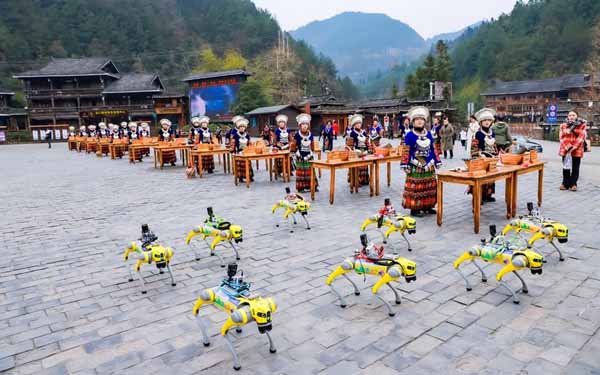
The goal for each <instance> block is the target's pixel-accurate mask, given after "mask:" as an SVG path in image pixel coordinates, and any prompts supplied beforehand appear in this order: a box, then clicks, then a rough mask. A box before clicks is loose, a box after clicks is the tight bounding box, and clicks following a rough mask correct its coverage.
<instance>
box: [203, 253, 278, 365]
mask: <svg viewBox="0 0 600 375" xmlns="http://www.w3.org/2000/svg"><path fill="white" fill-rule="evenodd" d="M236 272H237V265H235V264H230V265H229V269H228V275H229V278H228V279H223V281H222V282H221V285H220V286H218V287H214V288H211V289H205V290H204V291H202V292H201V293H200V297H199V298H198V299H197V300H196V303H195V304H194V308H193V310H192V312H193V313H194V315H198V312H199V310H200V308H201V307H202V306H204V305H213V306H215V308H217V309H218V310H219V311H223V312H225V313H227V315H228V318H227V320H226V321H225V323H224V324H223V326H221V330H220V334H221V336H222V337H223V338H224V339H225V341H226V343H227V347H228V349H229V350H230V352H231V354H232V356H233V368H234V369H235V370H239V369H240V368H241V365H240V362H239V359H238V356H237V352H236V350H235V348H234V346H233V343H232V341H231V337H230V334H229V333H230V331H231V329H232V328H236V331H238V332H241V327H243V326H245V325H247V324H249V323H251V322H256V325H257V328H258V331H259V333H261V334H266V336H267V338H268V340H269V351H270V352H271V353H275V352H276V351H277V350H276V349H275V346H274V344H273V340H272V339H271V336H270V334H269V332H270V331H271V329H272V318H273V313H275V311H277V305H276V304H275V302H274V301H273V299H272V298H263V297H260V296H252V295H251V294H250V286H251V285H250V284H249V283H247V282H244V281H243V279H242V277H238V278H233V276H234V275H235V273H236ZM199 320H200V318H199ZM200 328H201V330H202V335H203V342H204V345H205V346H208V345H210V339H209V337H208V333H207V331H206V328H205V326H204V324H203V323H202V321H200Z"/></svg>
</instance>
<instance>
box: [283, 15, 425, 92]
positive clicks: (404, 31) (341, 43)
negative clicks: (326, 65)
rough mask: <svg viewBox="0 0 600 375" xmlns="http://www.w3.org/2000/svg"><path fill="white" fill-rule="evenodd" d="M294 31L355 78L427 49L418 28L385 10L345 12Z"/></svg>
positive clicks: (296, 35)
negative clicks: (390, 15) (416, 29)
mask: <svg viewBox="0 0 600 375" xmlns="http://www.w3.org/2000/svg"><path fill="white" fill-rule="evenodd" d="M291 34H292V36H294V38H296V39H300V40H304V41H306V42H307V43H308V44H309V45H311V46H313V47H314V48H315V49H316V50H317V51H318V52H320V53H323V54H324V55H326V56H328V57H330V58H331V59H332V60H333V61H334V63H335V64H336V66H337V67H338V69H339V70H340V71H341V72H342V73H343V74H347V75H349V76H350V77H351V78H352V79H353V80H355V82H358V81H360V80H364V79H365V78H366V76H367V75H368V74H369V73H375V72H377V71H378V70H379V71H384V70H387V69H389V68H390V67H391V66H393V65H396V64H402V63H408V62H411V61H413V60H416V59H418V58H419V57H420V56H421V55H422V54H423V52H424V50H426V49H427V44H426V43H425V40H424V39H423V38H422V37H421V36H420V35H419V34H418V33H417V32H416V31H415V30H413V29H412V28H411V27H410V26H408V25H407V24H405V23H403V22H400V21H398V20H395V19H393V18H390V17H388V16H386V15H385V14H372V13H360V12H346V13H341V14H338V15H337V16H334V17H332V18H329V19H326V20H324V21H315V22H311V23H309V24H308V25H306V26H303V27H301V28H299V29H298V30H295V31H292V32H291Z"/></svg>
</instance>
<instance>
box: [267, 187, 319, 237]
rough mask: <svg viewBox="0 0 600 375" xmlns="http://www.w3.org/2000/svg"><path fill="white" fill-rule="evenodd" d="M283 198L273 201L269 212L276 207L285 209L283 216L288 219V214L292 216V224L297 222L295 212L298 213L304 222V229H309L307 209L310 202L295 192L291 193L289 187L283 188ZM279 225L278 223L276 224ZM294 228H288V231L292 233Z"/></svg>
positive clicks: (275, 209)
mask: <svg viewBox="0 0 600 375" xmlns="http://www.w3.org/2000/svg"><path fill="white" fill-rule="evenodd" d="M285 193H286V195H285V198H284V199H282V200H280V201H279V202H277V203H275V204H274V205H273V207H272V208H271V213H273V214H274V213H275V211H277V209H278V208H283V209H285V213H284V214H283V217H284V218H285V219H286V220H288V222H289V217H290V215H291V216H292V220H293V223H294V225H295V224H297V223H298V222H297V221H296V214H297V213H299V214H300V216H301V217H302V219H303V220H304V222H305V223H306V229H310V224H309V223H308V218H307V216H308V210H310V203H309V202H307V201H305V200H304V198H303V197H302V196H301V195H300V194H297V193H292V192H291V191H290V188H289V187H286V188H285ZM276 226H277V227H279V224H276ZM293 232H294V230H293V229H290V233H293Z"/></svg>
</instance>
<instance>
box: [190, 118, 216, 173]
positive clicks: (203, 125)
mask: <svg viewBox="0 0 600 375" xmlns="http://www.w3.org/2000/svg"><path fill="white" fill-rule="evenodd" d="M209 122H210V118H209V117H208V116H200V117H194V118H193V119H192V129H190V140H191V141H192V142H193V143H204V144H212V143H213V142H212V134H211V132H210V128H209V127H208V124H209ZM202 168H204V170H205V171H207V172H208V173H213V172H214V170H215V160H214V158H213V156H212V155H204V156H202Z"/></svg>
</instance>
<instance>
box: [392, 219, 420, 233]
mask: <svg viewBox="0 0 600 375" xmlns="http://www.w3.org/2000/svg"><path fill="white" fill-rule="evenodd" d="M396 220H397V221H400V220H402V221H404V226H405V227H406V230H407V231H408V233H409V234H415V233H416V232H417V220H415V219H414V218H412V217H410V216H396Z"/></svg>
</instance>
